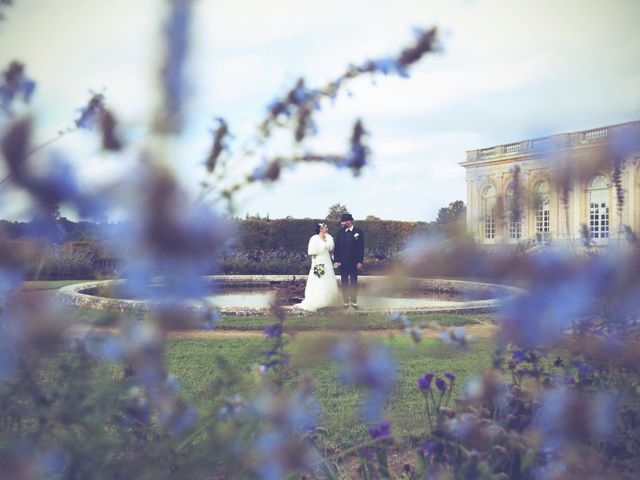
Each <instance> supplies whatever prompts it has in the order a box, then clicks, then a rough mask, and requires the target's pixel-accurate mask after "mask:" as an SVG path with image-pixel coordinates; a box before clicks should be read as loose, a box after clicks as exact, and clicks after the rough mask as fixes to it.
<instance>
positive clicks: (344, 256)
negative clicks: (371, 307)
mask: <svg viewBox="0 0 640 480" xmlns="http://www.w3.org/2000/svg"><path fill="white" fill-rule="evenodd" d="M335 244H336V245H335V250H334V252H333V258H334V260H335V261H336V262H340V279H341V281H342V298H343V300H344V303H349V301H351V303H357V301H358V263H363V262H364V232H363V231H362V230H361V229H359V228H358V227H352V229H351V231H347V230H345V229H344V228H341V229H340V230H338V231H337V233H336V242H335Z"/></svg>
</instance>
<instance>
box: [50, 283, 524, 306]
mask: <svg viewBox="0 0 640 480" xmlns="http://www.w3.org/2000/svg"><path fill="white" fill-rule="evenodd" d="M300 279H304V280H306V276H305V275H212V276H208V277H205V280H206V281H207V282H209V283H211V285H212V289H213V286H214V285H215V286H216V287H217V288H218V289H221V290H222V294H221V298H220V301H219V302H218V303H219V304H218V305H217V309H218V311H219V312H220V313H221V314H222V315H226V316H254V315H269V313H270V309H269V307H268V305H267V303H268V302H265V301H262V303H261V302H260V301H257V302H256V301H255V299H252V298H250V297H251V296H252V295H260V294H261V293H260V292H262V293H264V292H265V291H267V290H269V289H273V288H275V286H277V285H278V284H282V283H283V282H289V281H292V280H300ZM388 280H389V279H388V278H387V277H383V276H362V277H360V278H359V279H358V281H359V284H360V285H361V289H362V293H361V294H360V295H359V297H362V299H361V300H360V302H359V303H361V308H360V309H359V310H353V309H350V310H349V314H359V315H366V314H375V313H377V314H380V313H389V312H392V311H401V312H403V313H408V314H419V313H431V312H439V313H484V312H491V311H495V309H496V308H497V307H498V306H499V305H500V303H501V302H502V301H503V300H504V299H505V298H507V297H510V296H512V295H515V294H517V293H519V292H521V290H520V289H518V288H515V287H508V286H504V285H495V284H489V283H482V282H475V281H463V280H449V279H417V278H412V279H407V282H408V283H409V284H410V286H411V291H412V292H424V295H422V293H419V296H416V298H413V299H412V298H411V295H409V296H407V295H405V296H403V297H401V298H397V297H396V298H390V297H389V298H386V297H385V298H382V299H380V298H377V297H374V296H367V294H366V291H367V290H369V291H375V290H376V289H378V290H379V289H380V287H382V286H384V285H385V282H388ZM338 281H339V279H338ZM124 283H125V280H102V281H94V282H86V283H80V284H74V285H68V286H66V287H62V288H61V289H60V290H59V291H58V293H57V298H58V299H59V300H60V301H61V302H62V303H63V304H66V305H70V306H75V307H85V308H91V309H94V310H105V311H112V312H129V311H153V310H154V309H157V308H159V307H160V306H161V305H162V303H161V301H159V300H149V299H147V300H145V299H125V298H110V297H106V296H98V295H96V292H98V291H100V290H101V289H104V288H105V287H117V286H118V285H122V284H124ZM224 291H232V292H236V293H237V299H236V300H235V301H234V297H233V295H231V296H230V297H229V296H227V297H225V295H224ZM238 292H239V293H238ZM434 293H435V294H437V295H440V296H442V295H443V294H444V295H446V298H447V300H427V299H426V297H427V296H429V295H430V296H433V295H434ZM267 294H268V292H267ZM223 297H225V298H224V301H222V300H223ZM452 297H453V298H452ZM456 297H459V298H456ZM207 298H208V302H210V303H211V304H216V303H217V302H216V298H217V297H215V296H213V297H207ZM234 302H235V304H234ZM204 305H205V304H204V303H203V302H202V301H195V300H194V301H186V302H184V306H185V307H186V308H189V309H192V310H193V311H194V313H195V312H197V311H198V310H200V309H202V308H203V307H204ZM283 308H284V309H285V311H286V312H287V314H288V315H309V314H316V315H317V314H318V313H320V314H335V312H336V310H335V309H325V310H323V311H321V312H307V311H304V310H302V309H300V308H297V307H295V306H285V307H283ZM339 310H340V311H342V309H341V308H340V309H339Z"/></svg>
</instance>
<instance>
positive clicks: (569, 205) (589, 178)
mask: <svg viewBox="0 0 640 480" xmlns="http://www.w3.org/2000/svg"><path fill="white" fill-rule="evenodd" d="M460 165H462V166H463V167H464V168H465V169H466V174H467V175H466V177H467V229H468V232H469V233H470V234H471V235H472V236H473V237H474V239H475V240H476V241H477V242H478V243H482V244H498V243H502V244H504V243H518V242H522V241H527V240H538V241H540V240H550V241H561V240H563V239H566V240H577V239H580V238H581V234H582V235H584V233H585V232H586V233H587V234H588V235H589V237H590V238H591V239H592V242H593V243H594V244H606V243H608V242H609V240H610V239H612V238H616V237H619V236H621V235H624V234H625V233H624V232H625V231H626V230H625V226H628V227H630V228H631V229H632V230H633V231H634V232H640V121H635V122H628V123H623V124H619V125H611V126H607V127H600V128H596V129H591V130H584V131H580V132H573V133H563V134H559V135H551V136H548V137H543V138H535V139H531V140H525V141H521V142H515V143H509V144H505V145H496V146H493V147H489V148H482V149H479V150H472V151H468V152H466V160H465V161H464V162H462V163H461V164H460ZM639 236H640V235H639Z"/></svg>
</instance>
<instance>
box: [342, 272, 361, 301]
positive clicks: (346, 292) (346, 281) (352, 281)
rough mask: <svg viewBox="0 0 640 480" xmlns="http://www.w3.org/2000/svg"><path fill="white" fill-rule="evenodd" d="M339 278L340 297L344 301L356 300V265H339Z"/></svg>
mask: <svg viewBox="0 0 640 480" xmlns="http://www.w3.org/2000/svg"><path fill="white" fill-rule="evenodd" d="M340 280H341V282H342V284H341V286H342V299H343V300H344V303H349V299H351V303H357V302H358V267H357V266H355V265H340Z"/></svg>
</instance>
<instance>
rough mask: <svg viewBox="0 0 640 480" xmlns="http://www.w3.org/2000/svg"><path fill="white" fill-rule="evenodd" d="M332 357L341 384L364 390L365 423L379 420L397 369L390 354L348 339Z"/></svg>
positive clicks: (343, 341)
mask: <svg viewBox="0 0 640 480" xmlns="http://www.w3.org/2000/svg"><path fill="white" fill-rule="evenodd" d="M331 353H332V355H333V357H334V359H335V360H336V361H337V362H338V364H339V365H340V367H341V372H340V378H341V380H342V382H343V383H345V384H347V385H354V386H360V387H363V388H364V389H365V391H366V394H367V398H366V399H365V401H364V404H363V407H362V414H363V416H364V417H365V419H366V420H369V421H375V420H377V419H378V418H379V417H380V416H381V414H382V410H383V407H384V403H385V401H386V399H387V396H388V395H389V393H390V391H391V388H392V387H393V384H394V377H395V368H394V364H393V360H392V358H391V355H390V354H389V352H388V350H387V349H386V348H385V347H383V346H381V345H369V344H367V343H365V342H364V341H362V339H360V338H358V337H349V338H346V339H343V340H341V341H340V342H339V343H337V344H336V345H335V346H334V347H333V348H332V351H331Z"/></svg>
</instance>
